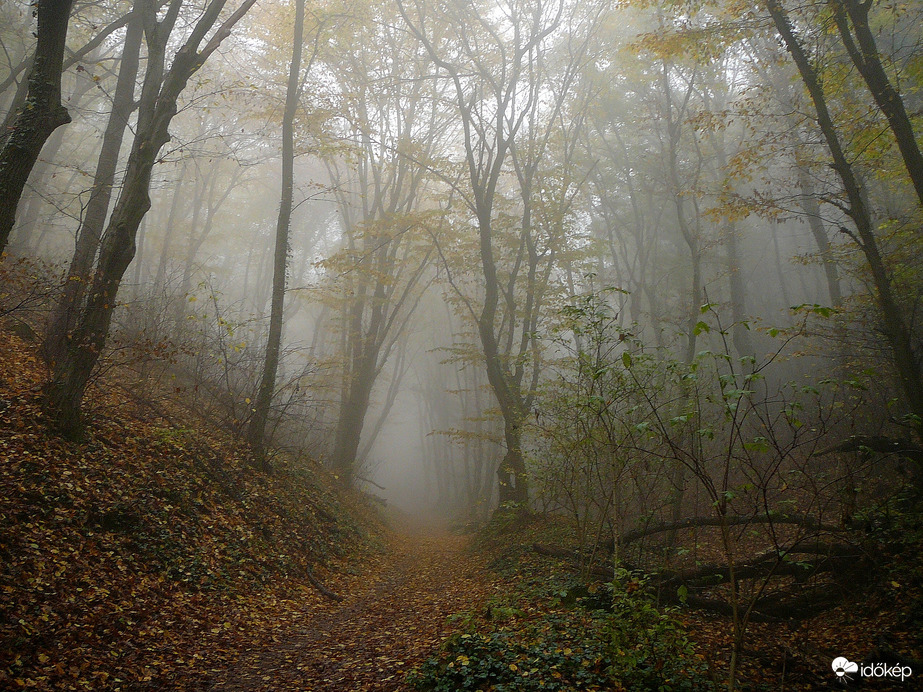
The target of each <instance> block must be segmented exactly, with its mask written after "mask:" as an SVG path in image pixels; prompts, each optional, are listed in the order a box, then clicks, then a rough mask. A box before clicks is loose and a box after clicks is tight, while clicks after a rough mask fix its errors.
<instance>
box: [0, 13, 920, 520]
mask: <svg viewBox="0 0 923 692" xmlns="http://www.w3.org/2000/svg"><path fill="white" fill-rule="evenodd" d="M246 4H247V3H227V6H226V7H224V9H222V10H221V11H220V12H218V13H217V14H214V16H212V15H211V14H209V13H208V12H203V9H204V8H206V7H209V8H216V7H217V5H216V4H215V3H214V2H206V1H205V0H198V1H195V2H179V3H172V4H171V5H170V7H171V8H174V9H175V14H171V13H173V11H174V10H173V9H170V10H168V9H166V8H164V7H160V9H157V8H158V5H157V3H153V2H146V1H144V0H139V1H138V2H136V3H127V2H125V3H107V4H103V5H100V4H99V3H83V2H77V3H75V5H74V12H73V15H72V17H71V21H70V24H69V27H68V29H67V39H66V45H67V52H66V56H65V61H64V71H63V75H62V77H61V99H62V104H63V106H64V107H65V108H66V109H67V111H68V113H69V116H70V119H71V122H69V123H66V124H63V123H62V124H61V125H60V126H59V127H57V128H53V131H52V132H51V133H50V136H48V138H47V141H45V142H44V146H43V147H40V152H41V153H40V155H39V156H38V158H37V161H36V162H35V164H34V167H33V168H32V169H31V174H30V175H29V176H28V182H27V183H26V184H25V187H24V188H23V190H22V193H21V195H19V194H15V195H14V194H12V193H11V194H9V195H8V197H9V200H8V204H12V206H13V213H14V215H15V223H13V224H12V226H11V231H8V239H7V236H6V235H4V237H3V241H2V242H3V246H4V247H5V251H6V258H5V260H4V261H5V263H6V265H7V266H10V267H12V266H26V265H23V264H22V263H23V262H27V263H28V267H29V269H26V270H25V271H26V273H28V272H33V274H34V273H36V272H38V273H43V275H44V276H47V277H48V281H49V286H50V287H49V288H48V292H47V293H46V294H45V295H44V297H43V298H42V299H41V300H36V301H35V302H34V304H33V303H29V305H30V306H31V307H30V308H29V309H30V310H32V312H30V313H29V314H28V317H27V319H28V320H30V321H31V322H32V323H33V324H34V325H35V326H36V328H37V329H39V331H42V332H43V334H44V336H43V338H44V339H46V340H47V341H46V344H45V350H44V353H45V354H46V355H47V357H48V363H49V364H50V366H51V371H50V372H51V373H52V374H51V378H52V379H53V381H54V382H55V383H57V384H56V385H55V387H52V390H53V391H55V392H58V394H55V395H54V396H56V397H58V398H56V399H54V401H53V402H52V403H51V404H50V409H49V410H52V411H56V412H57V413H56V414H55V415H56V416H58V418H57V420H58V423H57V425H58V427H59V428H60V429H61V430H62V431H64V432H65V433H67V434H70V433H73V432H74V431H76V430H78V429H79V428H80V427H81V426H82V425H83V423H84V413H85V412H84V411H83V408H82V407H83V401H84V397H85V396H86V395H87V392H88V391H89V392H91V393H92V391H93V387H104V386H116V385H118V386H123V387H125V388H127V389H131V390H133V391H135V392H137V393H138V394H139V396H140V395H143V393H150V394H151V396H152V401H151V403H150V407H151V414H150V415H151V416H152V417H156V416H158V415H163V414H164V410H162V409H161V407H167V406H168V407H170V408H171V410H173V407H181V408H183V410H185V411H186V414H185V415H188V416H191V417H193V416H194V417H198V418H201V419H202V420H204V421H205V422H206V423H207V424H208V425H210V426H212V427H213V428H214V429H215V430H217V431H220V432H221V434H224V435H228V436H231V437H232V438H233V439H235V440H237V441H239V442H240V443H241V444H246V445H249V446H250V448H252V449H253V453H254V455H255V459H256V460H257V464H256V465H257V467H259V468H260V469H262V470H263V471H265V472H271V471H272V468H273V466H274V465H279V464H281V463H283V461H282V459H283V458H285V459H297V460H300V461H299V463H309V464H312V465H314V466H316V467H317V468H323V469H325V470H326V471H327V472H329V473H330V474H331V475H333V476H336V478H337V479H339V480H340V481H341V482H342V483H343V484H344V485H346V486H352V487H357V488H359V489H361V490H362V491H363V492H366V493H368V494H370V495H374V496H376V497H379V498H381V499H384V500H385V501H386V502H388V503H390V504H392V505H395V506H397V507H400V508H402V509H403V510H405V511H407V512H410V513H413V512H426V513H433V512H437V513H441V514H442V515H444V516H445V517H446V518H449V519H451V520H453V521H458V522H469V521H482V520H484V519H486V518H487V517H489V516H490V514H491V512H492V511H493V510H494V509H495V508H496V507H497V506H498V505H501V504H507V503H512V504H520V505H522V504H526V505H530V506H532V507H534V508H542V509H544V510H546V511H551V512H560V513H565V514H569V515H573V516H575V517H577V519H578V520H579V521H587V522H591V523H592V522H598V523H599V524H600V525H605V524H607V523H608V524H613V523H618V522H619V521H628V519H630V518H633V517H635V516H638V515H639V514H640V513H644V512H655V513H661V515H662V516H663V517H672V518H673V519H674V520H675V519H677V518H679V517H681V516H683V515H684V513H688V512H692V511H693V509H694V507H697V506H699V505H700V504H701V503H702V502H706V501H716V500H715V498H712V499H711V500H708V499H707V498H708V497H710V495H709V493H712V494H714V493H718V495H716V496H715V497H718V498H719V499H720V498H725V499H726V498H727V497H728V495H727V493H729V492H731V490H730V486H735V487H736V486H738V485H744V486H746V487H750V486H753V485H754V484H756V485H758V486H759V487H760V489H761V491H762V492H763V493H764V497H772V498H775V499H779V497H780V494H781V493H782V490H780V488H782V487H783V483H782V482H781V481H780V480H779V478H781V474H784V473H787V472H790V471H792V470H793V469H797V468H800V469H802V470H804V469H805V468H806V466H807V465H809V462H810V459H811V456H810V455H811V453H812V451H817V450H819V449H821V448H823V447H826V446H829V445H831V444H835V443H836V442H837V441H839V440H842V439H843V438H844V437H847V436H849V435H855V434H863V435H883V436H894V437H901V438H903V437H906V436H907V435H913V436H916V435H918V434H919V432H920V424H919V421H920V420H921V416H923V384H921V378H920V372H921V370H920V359H919V353H920V341H919V327H918V326H917V322H918V320H916V319H915V315H916V311H917V309H918V305H919V300H920V286H921V285H923V284H921V282H920V280H919V279H920V275H919V270H920V253H919V247H918V246H919V233H918V229H919V224H920V221H921V216H920V215H921V199H923V198H921V197H920V189H921V188H920V187H918V181H919V178H920V177H921V174H920V171H919V170H917V168H916V167H917V159H916V158H914V156H916V157H919V147H918V144H917V142H918V141H919V137H918V136H917V139H916V141H914V140H913V132H914V131H916V132H919V128H918V122H917V120H918V118H917V116H913V118H917V120H913V122H911V120H912V118H911V117H910V116H907V113H908V112H909V113H919V108H920V102H919V98H920V97H919V94H921V93H923V91H921V89H920V87H921V86H923V85H921V84H920V83H919V77H920V71H919V69H918V68H917V69H914V65H918V63H919V58H920V46H919V34H918V32H914V31H908V30H907V27H913V26H919V24H918V23H917V21H918V19H919V12H920V10H921V6H920V5H919V3H909V4H905V5H906V12H905V13H904V14H899V13H896V12H892V11H891V10H890V9H889V8H885V7H882V8H876V9H875V11H874V12H875V14H876V21H877V22H878V25H879V26H882V27H885V28H886V29H887V30H885V29H882V31H881V32H880V33H879V34H878V35H877V36H876V41H877V43H876V50H877V51H878V52H877V53H876V54H875V55H876V59H879V60H880V61H881V63H882V64H885V65H887V70H886V71H884V72H882V75H884V77H883V79H884V80H885V83H884V84H881V83H878V84H872V83H870V82H868V80H866V79H865V78H864V77H863V74H862V73H860V71H859V70H857V69H856V67H855V66H854V65H853V63H852V61H851V56H850V53H849V51H848V50H847V48H846V47H845V45H846V44H844V42H843V38H842V36H840V35H839V34H837V32H836V31H834V30H833V29H829V27H828V29H826V30H822V29H821V28H820V27H821V22H822V17H821V16H820V15H819V14H817V12H819V10H818V11H817V12H816V11H815V10H814V9H812V8H811V7H807V6H805V7H798V8H791V9H790V10H784V11H782V10H779V12H781V13H782V14H781V15H778V13H777V14H776V15H773V14H771V13H770V12H768V11H765V12H764V11H762V10H760V9H758V7H757V6H754V7H753V8H749V9H745V10H744V9H741V8H739V7H738V6H737V5H735V4H730V5H728V6H725V5H724V4H723V3H714V4H709V5H708V6H707V7H705V6H703V7H701V8H697V7H689V8H687V9H686V11H685V12H684V13H683V12H679V10H678V9H677V7H676V6H675V5H672V4H671V5H669V6H667V5H663V6H661V4H659V3H637V4H634V3H611V2H602V1H596V0H579V1H578V0H538V1H536V0H530V1H529V2H524V1H521V0H502V1H494V0H490V1H485V2H464V3H460V2H434V3H428V2H415V1H413V0H402V1H396V0H370V1H365V2H360V3H350V4H343V5H340V4H339V3H337V2H329V3H326V2H325V3H316V4H308V3H306V2H305V0H290V1H288V2H277V3H261V4H255V5H253V6H252V7H250V8H249V9H248V10H247V11H246V12H240V13H238V14H237V15H235V14H233V13H234V12H235V10H237V9H238V8H244V6H245V5H246ZM132 8H134V9H132ZM129 11H133V12H134V13H135V14H134V15H128V14H126V13H129ZM31 15H32V13H31V11H30V5H29V3H26V2H6V3H3V4H2V5H0V42H2V45H3V48H4V50H3V55H4V57H3V60H2V65H0V85H2V90H0V107H2V109H3V112H4V113H5V114H6V116H5V125H4V131H5V132H9V133H10V135H9V136H8V138H7V145H9V142H10V141H13V140H15V137H16V136H17V135H15V134H14V132H15V131H17V130H15V128H16V127H19V125H18V124H17V123H20V122H21V121H22V122H24V118H22V117H20V116H19V115H18V114H20V113H22V112H25V111H28V110H29V109H30V108H33V107H36V108H37V107H38V106H37V105H35V104H38V101H35V98H34V97H32V96H30V97H29V98H30V99H32V100H30V101H27V100H26V96H27V87H28V86H29V85H28V83H27V80H26V76H25V75H27V74H28V72H29V69H28V68H27V67H26V65H25V63H26V62H28V61H29V60H30V59H31V55H32V52H33V51H34V50H35V42H34V39H33V30H34V29H35V25H34V23H33V19H32V16H31ZM238 15H239V16H238ZM123 17H124V18H125V19H124V20H123ZM155 21H159V22H161V23H162V24H161V28H162V31H161V32H160V34H157V33H156V32H153V31H152V30H151V29H150V27H151V26H152V22H155ZM207 21H210V22H212V23H211V24H207ZM145 22H146V24H145ZM142 26H146V27H147V28H146V29H144V30H141V29H139V28H138V27H142ZM113 27H115V28H113ZM133 27H134V28H133ZM106 31H108V32H109V33H105V32H106ZM100 32H103V33H102V34H101V33H100ZM100 36H102V38H101V40H100V38H99V37H100ZM132 36H133V37H134V38H132ZM293 37H300V39H299V40H293ZM132 41H133V42H134V43H133V44H132ZM158 41H159V43H158ZM183 46H185V47H186V49H188V50H187V52H186V53H183V51H182V50H181V48H183ZM805 50H807V52H808V57H809V58H810V59H808V58H805V59H804V60H799V58H798V56H799V55H800V56H804V55H805ZM132 51H135V52H136V53H137V54H138V55H139V56H140V58H139V60H138V64H137V65H136V66H135V68H134V73H132V68H131V62H132V59H131V53H132ZM158 51H159V52H158ZM188 51H192V52H193V53H195V54H196V55H198V57H199V60H198V63H196V64H195V65H189V66H187V65H185V63H184V62H183V60H184V57H183V56H184V55H187V54H189V53H188ZM799 51H801V52H800V53H799ZM158 56H160V58H158ZM158 59H160V60H161V61H162V64H161V65H160V66H159V68H158V64H157V63H158ZM171 80H173V81H171ZM888 80H890V82H889V81H888ZM891 82H893V83H895V84H897V83H900V84H901V85H902V90H901V92H900V94H901V95H900V96H899V99H898V100H900V102H901V105H902V106H903V109H902V110H901V111H900V112H899V113H897V112H892V111H891V110H889V109H888V107H887V105H885V106H881V105H878V101H876V98H875V96H874V92H875V90H876V89H879V91H880V90H881V89H884V88H885V87H887V86H889V85H890V84H891ZM145 83H146V84H147V85H148V87H147V91H145V90H144V89H143V88H142V86H143V84H145ZM175 84H181V88H177V89H176V90H174V91H171V89H173V88H174V85H175ZM816 84H822V86H820V87H817V88H813V87H814V86H815V85H816ZM123 95H124V97H123ZM119 99H123V100H124V103H119ZM170 99H173V104H174V105H175V113H173V112H172V111H171V110H170ZM23 109H25V111H24V110H23ZM126 113H127V116H126ZM901 113H903V115H901ZM17 118H18V119H17ZM901 118H903V120H901ZM120 119H121V120H120ZM119 122H121V124H122V125H123V126H124V125H127V127H122V128H121V129H120V128H119V127H117V125H118V124H119ZM896 123H897V124H900V123H904V125H906V126H907V127H909V131H910V133H911V134H910V136H909V140H908V137H907V134H906V132H907V130H906V129H904V130H901V129H900V127H898V125H897V124H896ZM23 127H24V125H23ZM914 127H916V130H914ZM165 135H168V136H165ZM8 148H10V147H9V146H7V147H5V150H6V149H8ZM914 148H916V153H915V154H914V152H913V150H914ZM107 152H108V153H107ZM838 152H839V153H838ZM107 165H108V166H109V167H110V169H111V171H112V172H111V174H110V178H106V177H105V175H104V174H103V171H104V170H105V169H106V167H107ZM145 167H147V168H145ZM7 170H9V169H7ZM145 170H149V171H150V175H149V179H147V178H146V177H145V176H146V175H147V174H146V173H145ZM9 189H12V188H10V187H5V188H4V190H9ZM100 195H105V198H104V199H102V201H100V199H101V197H100ZM148 198H149V200H150V209H146V208H145V207H146V200H147V199H148ZM75 247H76V248H78V250H77V252H76V254H75ZM81 247H83V248H84V250H83V251H81V250H80V249H79V248H81ZM81 252H83V256H84V259H83V260H81V262H82V263H81V262H78V261H77V258H79V257H80V256H81ZM17 263H19V264H17ZM10 285H12V284H10ZM68 285H70V286H71V287H74V290H73V291H72V292H69V291H68V289H66V288H65V287H66V286H68ZM76 287H79V289H78V288H76ZM13 294H14V291H13V290H12V289H7V290H6V294H5V300H12V299H11V298H10V296H11V295H13ZM113 294H115V295H117V299H116V298H114V295H113ZM87 354H91V355H90V356H89V357H85V356H87ZM78 362H79V363H80V365H79V367H78V366H77V365H74V364H75V363H78ZM113 363H122V364H127V365H128V366H130V372H132V373H133V375H132V377H135V378H137V379H136V380H132V381H117V382H109V381H107V380H106V379H105V376H104V375H103V376H101V375H100V373H105V372H108V371H109V369H110V368H111V367H112V364H113ZM71 366H73V367H71ZM819 381H823V384H818V382H819ZM844 383H845V384H844ZM847 391H848V392H850V395H849V396H846V395H845V392H847ZM155 393H156V395H155ZM167 395H170V396H172V397H174V399H175V401H173V403H171V404H169V405H167V404H162V403H159V402H161V396H163V397H167ZM882 406H887V411H888V414H887V417H882V416H881V415H880V412H881V410H882ZM796 413H797V415H796ZM808 431H813V432H811V434H810V435H807V433H808ZM742 445H743V446H742ZM764 448H765V449H764ZM770 448H771V449H772V450H774V451H773V452H772V454H770V453H769V452H768V451H766V450H769V449H770ZM720 450H724V452H723V454H724V456H723V457H722V453H721V452H720ZM687 454H688V455H689V456H688V457H687V456H684V455H687ZM754 455H757V456H759V455H764V456H765V458H763V457H760V458H759V459H757V458H756V456H754ZM773 455H774V456H773ZM770 457H772V458H770ZM722 459H724V461H722ZM730 459H735V460H736V461H735V463H734V464H731V466H732V467H733V468H730V469H729V468H728V467H727V463H726V462H727V460H730ZM285 463H288V462H285ZM811 463H813V462H811ZM694 479H698V481H694ZM715 479H723V480H722V483H724V486H721V487H719V488H718V489H717V490H716V486H715V485H714V483H713V481H715ZM777 481H778V482H777ZM697 482H698V483H699V485H696V483H697ZM793 483H794V481H793ZM718 485H719V486H720V485H721V484H720V483H719V484H718ZM786 487H787V486H786ZM613 488H615V490H613ZM721 488H723V489H721ZM722 493H723V494H722ZM719 496H720V497H719Z"/></svg>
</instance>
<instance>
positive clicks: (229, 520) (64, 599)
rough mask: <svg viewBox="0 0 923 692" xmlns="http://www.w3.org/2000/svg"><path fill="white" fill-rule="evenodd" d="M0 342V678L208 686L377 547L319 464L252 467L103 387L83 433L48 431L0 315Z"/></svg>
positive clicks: (35, 684)
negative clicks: (68, 437) (74, 438)
mask: <svg viewBox="0 0 923 692" xmlns="http://www.w3.org/2000/svg"><path fill="white" fill-rule="evenodd" d="M0 354H2V355H0V687H2V688H14V689H15V688H17V687H21V688H40V689H163V688H168V689H195V688H200V687H204V686H207V685H208V684H209V678H210V676H211V675H212V674H213V673H212V672H210V671H216V670H223V669H226V668H227V667H228V666H229V665H232V664H233V661H234V660H235V659H236V658H237V657H238V656H240V655H241V653H242V652H243V651H245V650H246V649H250V648H253V647H255V646H263V645H266V644H271V643H272V641H273V639H274V638H278V637H279V636H280V635H281V633H282V632H284V631H287V630H290V629H291V623H292V622H294V621H296V620H298V619H299V618H300V617H303V616H304V614H305V613H306V612H308V611H311V612H315V611H323V610H325V609H330V608H332V607H333V605H334V604H333V603H332V601H331V600H330V599H329V598H326V597H325V596H324V595H322V594H321V592H320V591H319V590H318V588H317V586H318V585H321V584H323V585H326V586H327V587H329V589H331V590H333V591H337V592H342V593H348V592H349V591H350V589H351V588H352V587H353V586H355V584H356V583H357V582H358V581H359V580H360V579H361V578H362V570H368V569H371V568H372V567H373V566H374V564H375V563H376V560H377V559H378V556H379V555H380V554H381V553H382V551H383V546H382V540H383V538H382V535H383V534H382V532H381V531H380V527H379V525H378V523H377V521H376V519H375V518H374V513H373V511H372V510H371V509H370V508H369V507H367V506H365V505H364V504H363V503H362V501H361V500H360V499H356V498H346V497H343V496H342V495H341V494H340V493H339V492H338V491H337V490H336V489H335V486H334V484H333V483H332V482H331V481H330V480H329V479H328V478H327V476H326V474H325V473H324V472H323V471H322V470H321V469H320V468H317V467H315V466H313V465H312V464H310V463H307V462H301V463H299V464H295V463H290V464H289V465H287V466H286V465H284V462H279V465H281V466H282V467H281V468H278V470H277V471H276V472H275V473H274V474H273V475H272V476H265V475H262V474H259V473H257V472H255V471H254V469H253V468H251V467H250V466H248V465H247V463H246V458H245V456H244V455H243V453H242V452H241V450H239V449H235V448H234V446H233V445H232V444H231V443H230V441H229V440H225V439H222V438H221V437H219V436H217V435H215V434H210V433H208V432H205V431H203V430H200V429H196V426H195V424H194V423H189V424H188V427H176V426H171V425H167V424H164V423H163V422H162V421H156V420H143V419H142V417H141V416H139V415H135V414H132V412H131V407H130V406H129V405H128V404H127V402H121V401H119V400H118V398H117V395H116V394H112V395H111V396H112V399H113V400H112V401H110V402H107V403H108V404H109V406H107V408H106V410H107V411H109V413H108V414H107V415H106V416H98V417H97V418H96V419H95V420H94V421H93V424H92V425H91V427H90V433H89V435H88V439H87V441H86V442H84V443H81V444H76V443H69V442H65V441H62V440H60V439H58V438H55V437H53V436H51V435H49V434H48V433H47V431H46V428H45V426H44V423H43V419H42V418H43V417H42V413H41V411H40V407H39V402H38V393H39V387H40V385H41V382H42V381H43V377H44V373H43V368H42V366H41V364H40V362H39V359H38V358H37V355H36V346H35V344H34V343H30V342H28V341H23V340H22V339H21V338H20V337H19V336H15V335H13V334H12V333H11V330H10V329H8V328H2V327H0ZM107 396H109V395H107ZM321 588H323V587H321Z"/></svg>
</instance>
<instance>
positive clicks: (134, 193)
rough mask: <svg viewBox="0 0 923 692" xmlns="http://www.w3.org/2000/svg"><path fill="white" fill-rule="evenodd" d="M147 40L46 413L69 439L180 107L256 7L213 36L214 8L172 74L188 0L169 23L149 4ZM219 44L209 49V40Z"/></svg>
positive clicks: (220, 3) (78, 425)
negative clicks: (111, 204)
mask: <svg viewBox="0 0 923 692" xmlns="http://www.w3.org/2000/svg"><path fill="white" fill-rule="evenodd" d="M144 2H145V4H144V12H143V14H144V34H145V38H146V43H147V48H148V59H147V69H146V72H145V76H144V84H143V86H142V89H141V99H140V102H139V106H138V123H137V126H136V130H135V138H134V142H133V144H132V149H131V153H130V154H129V158H128V166H127V168H126V171H125V177H124V179H123V182H122V190H121V195H120V197H119V201H118V202H117V203H116V206H115V209H114V210H113V212H112V215H111V217H110V219H109V224H108V226H107V228H106V232H105V234H104V236H103V242H102V248H101V251H100V256H99V261H98V263H97V271H96V274H95V277H94V279H93V283H92V285H91V287H90V289H89V292H88V297H87V300H86V303H85V305H84V306H83V308H82V310H81V312H80V315H79V317H78V319H77V320H76V322H75V327H74V330H73V332H72V334H70V335H69V337H68V342H67V347H66V350H65V352H64V353H63V355H62V356H61V357H60V358H59V360H58V361H57V362H56V363H55V367H54V371H53V374H52V378H51V381H50V382H49V383H48V384H47V386H46V406H47V408H48V411H49V413H50V415H51V417H52V420H53V425H54V427H55V428H56V429H58V430H59V431H61V432H62V433H64V434H68V435H75V434H80V432H81V430H82V420H81V415H80V402H81V400H82V399H83V394H84V391H85V389H86V385H87V382H88V381H89V378H90V375H91V374H92V372H93V368H94V366H95V365H96V362H97V361H98V360H99V357H100V354H101V352H102V349H103V347H104V345H105V343H106V337H107V335H108V332H109V325H110V323H111V320H112V313H113V311H114V310H115V307H116V296H117V294H118V289H119V284H120V283H121V280H122V277H123V275H124V273H125V270H126V269H127V268H128V265H129V264H130V263H131V260H132V259H133V258H134V254H135V236H136V234H137V232H138V227H139V226H140V225H141V220H142V219H143V218H144V215H145V214H146V213H147V211H148V209H150V206H151V200H150V195H149V188H150V182H151V172H152V170H153V168H154V165H155V163H156V162H157V158H158V156H159V154H160V150H161V149H162V147H163V146H164V145H165V144H166V143H167V142H169V141H170V133H169V127H170V123H171V121H172V120H173V117H174V116H175V115H176V112H177V101H178V99H179V97H180V94H182V92H183V90H184V89H185V87H186V84H187V83H188V81H189V79H190V77H192V75H193V74H194V73H195V71H196V70H198V69H199V67H201V65H202V64H203V63H204V62H205V61H206V60H207V59H208V57H209V56H210V55H212V53H214V52H215V51H216V50H217V49H218V47H219V46H220V45H221V43H222V41H224V39H225V38H227V36H228V35H229V34H230V32H231V29H232V28H233V27H234V25H235V24H236V23H237V22H238V21H239V20H240V19H241V17H243V15H244V14H245V13H246V12H247V10H249V9H250V7H251V6H252V5H253V4H254V3H255V2H256V0H244V2H243V3H242V4H241V5H240V6H239V7H238V8H237V9H236V10H235V11H234V13H233V14H231V15H230V16H229V17H228V18H227V19H225V20H224V22H223V23H221V24H220V25H219V26H218V28H217V30H215V31H213V32H212V30H213V28H214V27H215V24H217V23H218V20H219V15H220V14H221V11H222V9H223V8H224V5H225V0H213V2H211V3H209V4H208V6H207V7H206V8H205V10H204V11H203V12H202V14H201V15H200V16H199V18H198V20H197V21H196V23H195V24H194V25H193V27H192V30H191V33H190V34H189V37H188V38H187V39H186V41H185V42H184V43H183V44H182V46H181V47H180V48H179V50H178V51H177V52H176V53H175V54H174V55H173V62H172V64H171V66H170V68H169V69H166V56H167V47H168V45H169V42H170V37H171V35H172V33H173V28H174V25H175V24H176V21H177V18H178V16H179V13H180V10H181V9H182V6H183V2H182V0H173V2H171V4H170V5H169V7H168V9H167V11H166V13H165V14H164V16H163V18H162V19H160V20H158V18H157V6H156V3H155V2H154V0H144ZM209 32H212V34H211V37H210V38H209V39H208V41H207V42H206V43H205V45H204V46H203V47H201V48H200V45H201V44H202V42H203V41H204V40H205V38H206V35H207V34H208V33H209Z"/></svg>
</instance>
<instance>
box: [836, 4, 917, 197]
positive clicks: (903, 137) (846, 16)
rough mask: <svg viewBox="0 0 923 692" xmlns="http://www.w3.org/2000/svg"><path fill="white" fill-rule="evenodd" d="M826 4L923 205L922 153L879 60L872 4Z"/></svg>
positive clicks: (905, 113)
mask: <svg viewBox="0 0 923 692" xmlns="http://www.w3.org/2000/svg"><path fill="white" fill-rule="evenodd" d="M827 4H828V5H829V6H830V7H831V9H832V10H833V17H834V20H835V21H836V25H837V29H838V30H839V32H840V38H841V39H843V45H844V46H845V47H846V52H847V53H849V57H850V59H851V60H852V62H853V64H854V65H855V66H856V69H857V70H858V71H859V74H860V75H862V79H863V80H864V81H865V84H866V86H867V87H868V89H869V91H870V92H872V96H873V97H874V99H875V103H876V104H878V107H879V108H880V109H881V112H882V113H884V116H885V118H887V120H888V125H889V126H890V128H891V132H892V133H894V138H895V139H896V140H897V148H898V149H899V150H900V152H901V157H902V158H903V160H904V165H905V167H906V168H907V173H908V174H909V175H910V180H911V182H912V183H913V187H914V189H915V190H916V192H917V198H918V200H919V202H920V205H921V206H923V154H921V152H920V147H919V145H918V144H917V138H916V135H915V134H914V131H913V123H911V121H910V116H909V115H908V114H907V109H906V108H905V107H904V100H903V99H902V98H901V95H900V94H899V93H898V91H897V89H896V88H895V87H894V85H893V84H892V83H891V80H890V79H888V74H887V73H886V72H885V68H884V66H883V65H882V63H881V56H880V55H879V53H878V46H877V44H876V43H875V36H874V34H873V33H872V30H871V27H870V26H869V9H870V8H871V6H872V3H871V2H869V1H868V0H863V2H859V1H858V0H830V1H829V2H828V3H827ZM850 22H851V23H852V31H850Z"/></svg>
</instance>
